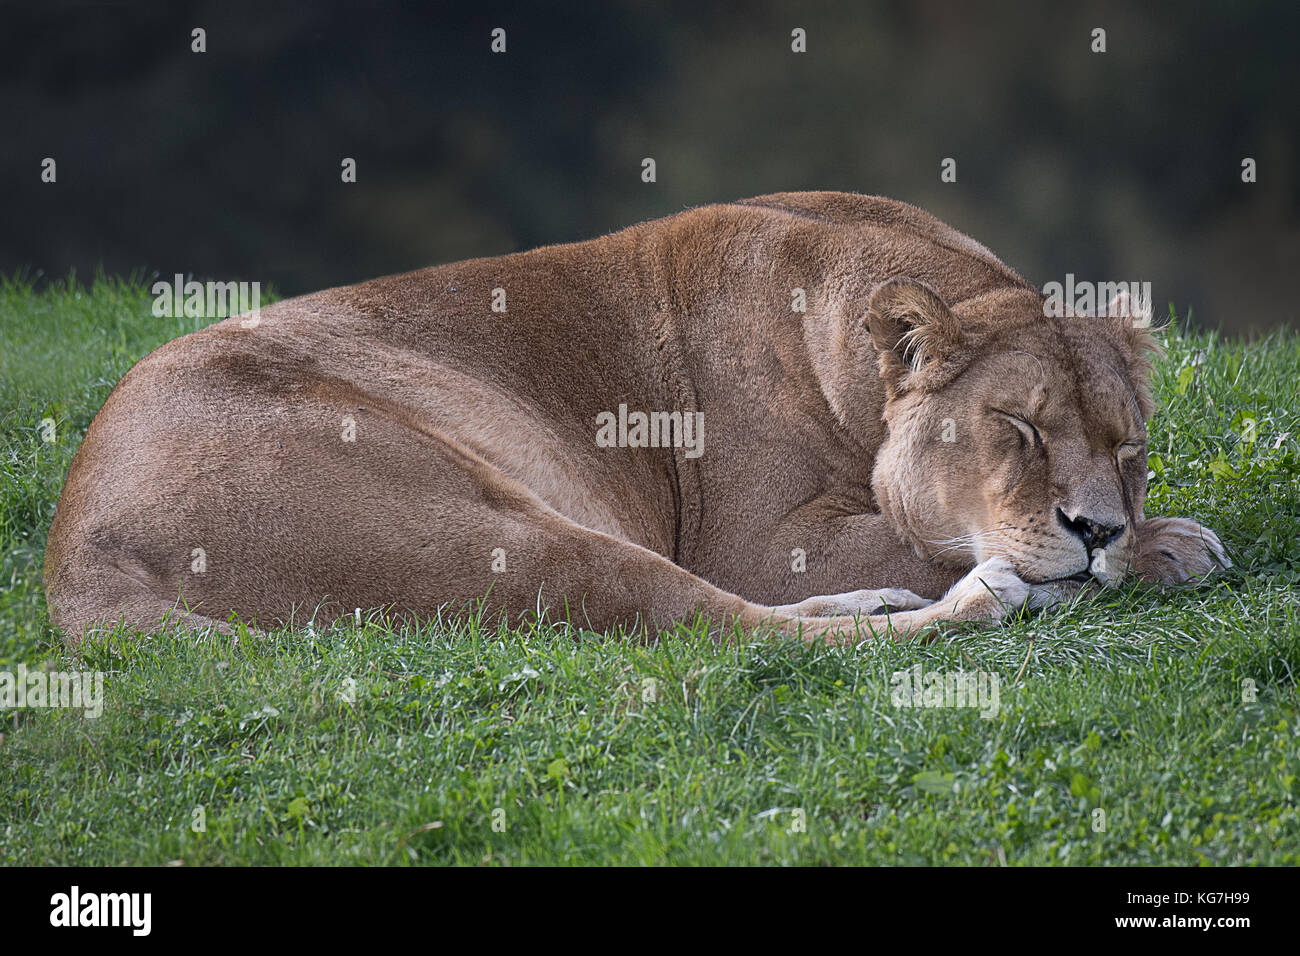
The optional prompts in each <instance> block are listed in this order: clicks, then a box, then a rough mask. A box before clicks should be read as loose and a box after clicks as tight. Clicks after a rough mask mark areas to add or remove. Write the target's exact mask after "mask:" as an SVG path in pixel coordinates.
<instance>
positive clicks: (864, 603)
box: [773, 588, 934, 617]
mask: <svg viewBox="0 0 1300 956" xmlns="http://www.w3.org/2000/svg"><path fill="white" fill-rule="evenodd" d="M933 603H934V602H933V601H931V600H930V599H929V598H923V597H921V596H920V595H919V594H913V593H912V592H911V591H909V590H907V589H906V588H864V589H862V590H858V591H845V592H843V593H841V594H819V595H816V596H814V597H810V598H805V599H804V600H802V601H799V602H798V603H796V604H782V605H780V606H778V607H775V608H773V610H774V611H776V612H778V613H780V614H788V615H789V616H791V617H840V616H852V615H854V614H862V615H867V616H870V615H873V614H884V613H886V612H889V613H892V612H894V611H910V610H914V609H916V608H922V607H928V606H929V605H931V604H933Z"/></svg>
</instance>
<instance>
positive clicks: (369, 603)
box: [46, 193, 1226, 641]
mask: <svg viewBox="0 0 1300 956" xmlns="http://www.w3.org/2000/svg"><path fill="white" fill-rule="evenodd" d="M498 288H500V289H504V290H505V294H506V306H507V311H506V312H505V313H497V312H493V311H492V310H491V302H492V295H493V290H494V289H498ZM796 288H798V289H802V290H804V291H805V293H806V299H807V310H806V311H805V312H802V313H800V312H796V311H792V309H791V303H792V301H793V296H794V294H795V293H794V292H793V290H795V289H796ZM1042 303H1043V299H1042V296H1041V295H1040V294H1039V293H1038V291H1037V290H1035V289H1034V288H1033V287H1032V286H1030V285H1029V284H1028V283H1026V282H1025V281H1024V280H1023V279H1022V278H1020V277H1019V276H1018V275H1016V273H1015V272H1013V271H1012V270H1010V269H1009V268H1007V267H1006V266H1005V265H1003V264H1002V263H1001V262H1000V261H998V259H997V258H996V257H994V256H993V255H992V254H991V253H990V252H989V251H988V250H987V249H985V248H984V247H983V246H980V245H979V244H978V243H976V242H974V241H972V240H971V239H969V238H968V237H966V236H963V235H962V234H960V233H958V232H956V231H955V230H953V229H951V228H950V227H948V226H946V225H944V224H942V223H940V222H939V221H937V220H935V219H934V218H933V217H931V216H928V215H927V214H926V213H924V212H922V211H920V210H918V209H914V208H912V207H910V206H907V205H905V204H903V203H898V202H893V201H890V200H887V199H880V198H874V197H864V196H855V195H846V194H840V193H786V194H780V195H774V196H766V197H762V198H759V199H753V200H747V201H744V202H740V203H732V204H727V205H717V206H706V207H702V208H699V209H693V210H690V211H687V212H683V213H680V214H678V215H675V216H671V217H669V218H667V219H662V220H658V221H655V222H648V223H643V224H640V225H637V226H633V227H631V228H629V229H625V230H623V231H622V232H619V233H615V234H613V235H610V236H605V237H603V238H600V239H596V240H593V241H590V242H582V243H576V244H573V245H565V246H551V247H546V248H542V249H537V250H534V251H531V252H526V253H521V254H517V255H510V256H503V257H500V258H496V259H477V260H470V261H467V262H458V263H454V264H451V265H445V266H439V267H436V268H431V269H425V270H422V271H419V272H414V273H410V274H407V275H400V276H392V277H388V278H383V279H376V280H374V281H372V282H366V283H362V284H360V285H356V286H351V287H347V288H339V289H331V290H327V291H325V292H320V293H316V294H314V295H309V296H303V297H301V298H297V299H291V300H288V301H285V302H281V303H278V304H276V305H274V306H272V307H270V308H267V309H264V310H263V311H262V313H261V316H260V322H259V323H258V324H256V325H255V326H253V327H248V325H249V324H248V323H243V322H241V321H240V320H239V319H238V318H236V319H230V320H226V321H222V322H218V323H216V324H214V325H212V326H210V327H208V328H206V329H204V330H202V331H199V332H195V333H193V334H191V335H187V336H185V337H183V338H181V339H178V340H176V341H174V342H171V343H169V344H167V345H165V346H163V347H162V348H160V349H158V350H157V351H156V352H154V353H153V354H151V355H150V356H148V357H147V358H145V359H144V360H142V361H141V362H140V363H139V364H137V365H136V366H135V367H134V368H133V369H132V370H131V371H130V372H129V373H128V374H127V375H126V376H125V377H124V378H123V380H122V381H121V382H120V383H119V384H118V386H117V388H116V389H115V390H114V391H113V393H112V395H111V396H110V397H109V399H108V401H107V402H106V403H105V405H104V407H103V409H102V410H101V411H100V413H99V415H98V416H97V417H96V418H95V420H94V422H93V423H92V424H91V426H90V429H89V431H88V432H87V434H86V438H85V440H84V442H83V444H82V446H81V449H80V451H79V452H78V454H77V457H76V459H75V461H74V462H73V465H72V468H71V471H70V472H69V475H68V479H67V483H66V486H65V488H64V492H63V496H62V499H61V501H60V503H59V507H58V511H57V514H56V516H55V520H54V524H53V526H52V528H51V530H50V538H49V548H48V552H47V556H46V587H47V592H48V596H49V604H50V611H51V616H52V619H53V620H54V622H55V623H56V624H57V625H58V626H59V627H60V628H62V629H63V630H64V631H65V632H66V633H67V634H68V636H69V638H70V639H71V640H73V641H76V640H77V639H79V638H80V637H81V635H82V634H83V633H84V632H85V630H86V629H87V628H88V627H90V626H92V625H95V624H98V623H100V622H113V621H117V620H119V619H125V620H126V621H127V622H129V623H131V624H135V625H139V626H141V627H148V628H155V627H157V626H159V623H160V621H161V620H162V619H163V618H164V617H166V616H167V615H169V614H173V615H174V614H175V613H176V611H177V609H179V611H180V617H181V620H182V622H183V623H186V624H204V623H213V622H216V623H217V624H218V625H219V626H223V627H224V626H225V622H226V621H228V620H229V618H230V616H231V615H232V614H235V615H238V616H239V618H240V619H242V620H243V621H245V622H249V623H256V624H258V625H261V626H270V625H273V624H275V623H277V622H288V621H290V620H294V621H297V622H299V623H301V622H303V621H304V620H305V619H307V618H308V617H312V616H314V618H315V620H316V621H318V622H325V621H328V620H331V619H333V618H335V617H337V616H339V615H342V614H348V613H351V611H352V609H353V608H355V607H363V608H373V607H381V606H383V607H390V608H392V609H394V610H395V611H397V612H399V613H405V614H412V615H418V616H427V615H432V614H434V613H436V612H438V611H439V609H440V608H443V607H445V606H450V607H451V608H453V609H461V608H464V607H466V606H468V605H469V604H470V603H471V602H475V601H479V600H482V601H483V606H484V607H485V608H486V609H487V610H488V611H489V612H491V613H504V614H506V615H508V616H509V617H510V618H512V619H514V618H517V617H518V616H519V615H521V614H524V613H527V612H530V611H534V610H541V611H542V612H543V613H544V614H548V615H549V616H550V617H553V618H557V617H563V616H565V615H566V614H567V615H568V616H569V617H570V618H571V619H572V620H573V621H574V622H575V623H578V624H581V625H584V626H589V627H592V628H594V629H597V630H605V629H608V628H611V627H615V626H622V627H628V628H631V627H636V626H640V625H645V626H649V627H651V628H663V627H667V626H670V625H672V624H673V623H675V622H678V621H683V620H689V619H691V618H692V617H694V616H695V615H696V614H704V615H706V616H707V617H709V618H710V619H711V620H712V621H713V622H714V624H715V625H719V628H718V630H719V633H721V631H722V627H721V626H722V625H725V624H730V623H739V624H742V625H757V624H761V623H764V622H766V623H768V624H771V625H772V626H774V627H777V628H779V629H781V630H785V631H790V632H796V631H801V632H802V633H804V634H805V635H806V636H811V637H813V638H816V639H821V638H823V637H825V638H827V639H844V640H847V639H853V638H854V636H855V635H856V634H860V633H864V632H866V631H867V630H868V629H870V630H874V631H876V632H884V631H886V630H887V629H888V628H889V627H890V626H891V625H892V627H893V630H894V633H897V634H908V633H917V632H921V631H925V630H927V629H928V628H930V627H931V625H933V624H935V623H937V622H940V621H946V620H995V619H997V618H998V617H1000V616H1002V615H1003V614H1005V613H1006V612H1007V610H1009V609H1011V608H1014V607H1016V606H1019V605H1020V604H1022V603H1023V602H1025V601H1026V600H1028V601H1030V602H1031V603H1032V604H1035V605H1041V604H1045V603H1049V602H1050V601H1052V600H1057V599H1059V597H1060V596H1061V595H1062V594H1064V593H1068V592H1069V591H1071V590H1072V589H1074V588H1076V587H1077V586H1078V584H1077V582H1072V581H1063V580H1062V579H1068V578H1070V577H1071V576H1073V575H1077V574H1079V573H1080V572H1085V571H1088V569H1089V568H1090V566H1091V567H1092V575H1093V578H1094V579H1095V580H1098V581H1100V582H1102V583H1105V584H1114V583H1116V582H1117V581H1119V580H1120V579H1122V578H1123V576H1124V575H1125V573H1126V572H1127V571H1128V570H1129V569H1130V566H1131V565H1133V564H1134V562H1135V563H1136V565H1135V566H1136V569H1137V571H1138V573H1139V574H1141V575H1142V576H1143V577H1146V578H1148V579H1152V580H1162V581H1179V580H1185V579H1189V578H1195V577H1199V576H1201V575H1203V574H1205V573H1208V571H1209V570H1211V568H1212V567H1214V566H1217V565H1219V564H1222V563H1226V558H1224V556H1223V551H1222V548H1221V547H1220V545H1219V543H1218V541H1217V539H1216V538H1215V537H1214V535H1213V533H1212V532H1210V531H1208V530H1206V529H1202V528H1200V526H1199V525H1195V524H1194V523H1192V522H1176V523H1173V524H1170V523H1168V522H1166V523H1161V521H1160V519H1156V520H1152V521H1145V520H1144V519H1143V515H1142V504H1143V498H1144V495H1145V488H1146V466H1145V460H1146V458H1145V446H1144V445H1143V444H1141V443H1142V442H1143V441H1144V438H1145V427H1144V421H1145V419H1146V418H1147V417H1148V416H1149V415H1150V413H1151V401H1150V393H1149V384H1148V381H1147V377H1148V373H1149V365H1148V364H1147V362H1148V358H1147V348H1148V346H1149V345H1150V344H1151V339H1150V335H1149V333H1148V332H1147V331H1145V330H1143V329H1140V328H1138V327H1137V326H1138V325H1140V324H1141V323H1138V322H1135V321H1133V320H1132V319H1131V318H1130V319H1129V320H1127V321H1126V320H1125V319H1124V318H1123V316H1124V315H1125V314H1127V313H1128V312H1131V311H1132V309H1131V308H1130V307H1129V304H1128V303H1119V302H1117V303H1116V306H1117V307H1120V317H1119V318H1110V319H1105V320H1102V319H1087V318H1069V319H1048V318H1044V316H1043V308H1042ZM620 404H625V405H627V406H628V408H629V409H632V410H641V411H647V412H649V411H666V412H672V411H677V412H681V413H682V414H684V415H689V414H692V413H695V412H702V413H703V418H704V441H705V444H704V451H703V454H702V455H700V456H698V457H692V456H690V455H688V454H687V453H686V452H685V450H684V449H682V448H675V449H674V448H618V447H615V448H607V447H598V446H597V443H596V441H595V435H596V421H597V416H598V415H600V414H601V413H606V412H616V411H617V409H618V407H619V405H620ZM1001 412H1005V413H1008V414H1010V415H1012V416H1020V417H1023V418H1024V419H1025V420H1026V421H1029V422H1032V426H1033V427H1036V428H1037V429H1038V431H1039V433H1040V434H1041V437H1042V441H1043V443H1044V445H1045V448H1042V449H1037V448H1036V447H1035V446H1034V441H1035V440H1034V439H1033V437H1032V435H1030V434H1029V433H1028V429H1029V428H1030V427H1031V426H1030V425H1028V424H1025V423H1024V422H1018V421H1016V420H1015V419H1012V418H1008V417H1006V416H1005V415H1003V414H1001ZM345 419H352V420H354V421H355V429H356V439H355V441H352V442H348V441H344V440H343V438H342V434H343V430H344V427H345V424H344V420H345ZM1126 440H1132V441H1134V442H1137V443H1138V444H1136V445H1135V446H1133V447H1132V449H1131V451H1132V452H1133V453H1132V457H1129V458H1128V459H1127V460H1126V461H1125V462H1123V463H1122V464H1121V463H1119V462H1118V461H1117V459H1116V457H1115V456H1116V449H1117V447H1118V446H1119V445H1120V443H1122V442H1124V441H1126ZM1121 478H1122V480H1121ZM1058 508H1060V509H1062V510H1063V512H1065V513H1066V514H1067V515H1068V516H1070V517H1071V518H1080V519H1083V518H1086V519H1089V520H1095V521H1097V522H1099V525H1111V526H1116V527H1118V526H1121V525H1122V526H1123V529H1124V530H1123V531H1122V533H1120V534H1118V535H1117V536H1116V537H1115V539H1114V540H1113V541H1111V542H1109V543H1108V544H1107V545H1106V546H1105V547H1104V548H1099V549H1098V553H1103V554H1104V558H1102V559H1098V558H1097V557H1096V554H1094V555H1091V556H1090V555H1089V553H1088V550H1087V548H1086V547H1085V545H1084V543H1083V541H1082V539H1081V538H1080V537H1079V535H1078V534H1076V533H1075V532H1074V531H1071V530H1070V529H1068V528H1067V527H1065V526H1064V525H1063V524H1062V523H1061V521H1060V519H1059V517H1058V515H1057V510H1056V509H1058ZM1076 527H1085V526H1083V525H1076ZM1087 527H1091V526H1087ZM1135 530H1136V533H1135ZM199 548H201V549H203V552H204V554H205V555H206V561H207V566H206V570H203V571H202V572H201V573H199V572H195V571H194V570H193V569H192V560H193V559H192V555H193V554H194V553H195V549H199ZM497 549H500V550H497ZM800 552H802V553H803V554H805V555H806V568H803V569H800V568H797V567H796V565H797V558H796V557H795V555H797V554H798V553H800ZM499 555H504V559H505V569H504V570H501V569H500V568H499V566H498V567H497V569H495V570H494V558H495V557H496V556H499ZM1098 564H1100V565H1101V566H1100V567H1097V565H1098ZM886 610H888V615H886V614H885V613H875V612H884V611H886ZM859 614H860V615H864V616H863V617H862V618H861V620H860V621H857V622H856V624H857V625H860V630H855V618H856V616H857V615H859Z"/></svg>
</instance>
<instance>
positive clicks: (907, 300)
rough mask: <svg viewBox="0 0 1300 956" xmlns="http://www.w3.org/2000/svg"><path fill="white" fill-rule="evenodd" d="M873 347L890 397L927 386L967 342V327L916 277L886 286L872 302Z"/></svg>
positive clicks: (869, 311)
mask: <svg viewBox="0 0 1300 956" xmlns="http://www.w3.org/2000/svg"><path fill="white" fill-rule="evenodd" d="M867 323H868V326H869V327H870V329H871V343H872V345H874V346H875V349H876V360H877V361H878V362H879V364H880V377H881V379H882V380H883V381H884V383H885V388H886V389H887V391H888V393H889V394H890V396H893V395H896V394H898V393H900V392H902V391H905V390H907V389H910V388H914V387H922V386H923V385H924V381H925V376H926V372H927V371H929V370H931V369H933V368H934V367H935V366H937V365H940V364H942V363H943V362H944V360H945V359H947V358H949V357H951V356H952V355H953V354H954V353H955V352H957V351H958V349H959V348H960V347H961V344H962V333H961V327H960V326H959V324H958V322H957V317H956V316H955V315H953V314H952V311H951V310H950V309H949V308H948V305H947V303H945V302H944V301H943V299H941V298H940V297H939V295H938V293H936V292H935V291H934V290H933V289H931V288H930V287H929V286H928V285H926V284H925V283H923V282H919V281H917V280H916V279H908V278H903V277H895V278H893V279H888V280H886V281H885V282H882V283H881V284H880V285H878V286H876V288H875V289H874V290H873V291H872V293H871V298H870V299H869V300H868V302H867Z"/></svg>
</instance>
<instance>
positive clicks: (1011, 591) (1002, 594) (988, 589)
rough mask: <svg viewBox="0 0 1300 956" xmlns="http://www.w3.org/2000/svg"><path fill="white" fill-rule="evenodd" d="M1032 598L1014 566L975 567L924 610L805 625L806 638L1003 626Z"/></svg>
mask: <svg viewBox="0 0 1300 956" xmlns="http://www.w3.org/2000/svg"><path fill="white" fill-rule="evenodd" d="M904 593H910V592H904ZM1030 596H1031V589H1030V585H1029V584H1027V583H1025V582H1024V581H1023V580H1021V578H1020V576H1019V575H1018V574H1016V571H1015V568H1014V567H1013V566H1012V564H1011V562H1010V561H1008V560H1007V559H1005V558H990V559H989V560H987V561H985V562H983V563H982V564H979V565H977V566H976V567H974V568H973V569H972V570H971V571H970V572H969V573H968V574H967V575H966V576H965V577H964V578H962V579H961V580H960V581H958V582H957V583H956V584H954V585H953V586H952V588H951V589H949V591H948V593H947V594H945V595H944V596H943V597H941V598H940V599H939V600H937V601H934V602H933V603H930V604H927V605H926V606H924V607H921V608H917V609H914V610H907V611H899V612H898V613H890V614H880V615H871V616H869V617H835V618H821V619H817V618H812V619H804V620H803V621H802V624H803V626H804V634H805V636H806V637H809V638H811V639H824V640H827V641H831V642H836V643H841V642H845V641H849V640H860V639H861V638H862V637H866V636H869V635H870V634H876V635H877V636H881V637H884V636H887V635H888V636H892V637H894V638H903V637H916V636H920V635H922V634H924V633H926V632H927V631H930V630H933V628H934V627H935V625H938V624H943V623H947V622H965V623H987V622H991V621H998V620H1001V619H1002V618H1004V617H1006V616H1007V615H1008V614H1010V613H1012V612H1014V611H1015V610H1017V609H1018V608H1020V607H1022V606H1023V605H1024V604H1025V601H1026V599H1027V598H1029V597H1030ZM913 597H915V595H913ZM813 600H815V599H813ZM922 600H923V599H922ZM796 606H797V605H796ZM785 613H789V612H788V611H787V612H785Z"/></svg>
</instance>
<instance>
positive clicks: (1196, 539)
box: [1133, 518, 1232, 584]
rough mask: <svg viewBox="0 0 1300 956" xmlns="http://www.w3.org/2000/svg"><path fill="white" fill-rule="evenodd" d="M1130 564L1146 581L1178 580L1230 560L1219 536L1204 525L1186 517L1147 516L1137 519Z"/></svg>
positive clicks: (1204, 573) (1199, 575)
mask: <svg viewBox="0 0 1300 956" xmlns="http://www.w3.org/2000/svg"><path fill="white" fill-rule="evenodd" d="M1133 566H1134V570H1135V571H1136V572H1137V574H1138V577H1140V578H1141V579H1142V580H1143V581H1146V582H1148V583H1150V584H1182V583H1184V582H1185V581H1198V580H1200V579H1201V578H1204V577H1206V576H1207V575H1209V574H1212V573H1213V572H1215V571H1217V570H1219V569H1220V568H1230V567H1232V562H1231V561H1230V560H1229V559H1228V555H1227V552H1226V551H1224V549H1223V544H1222V542H1220V541H1219V536H1218V535H1217V534H1215V533H1214V532H1213V531H1211V530H1210V529H1209V528H1207V527H1205V526H1204V525H1201V524H1197V523H1196V522H1195V521H1192V520H1190V519H1188V518H1150V519H1148V520H1146V521H1140V522H1138V526H1137V551H1136V553H1135V555H1134V560H1133Z"/></svg>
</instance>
